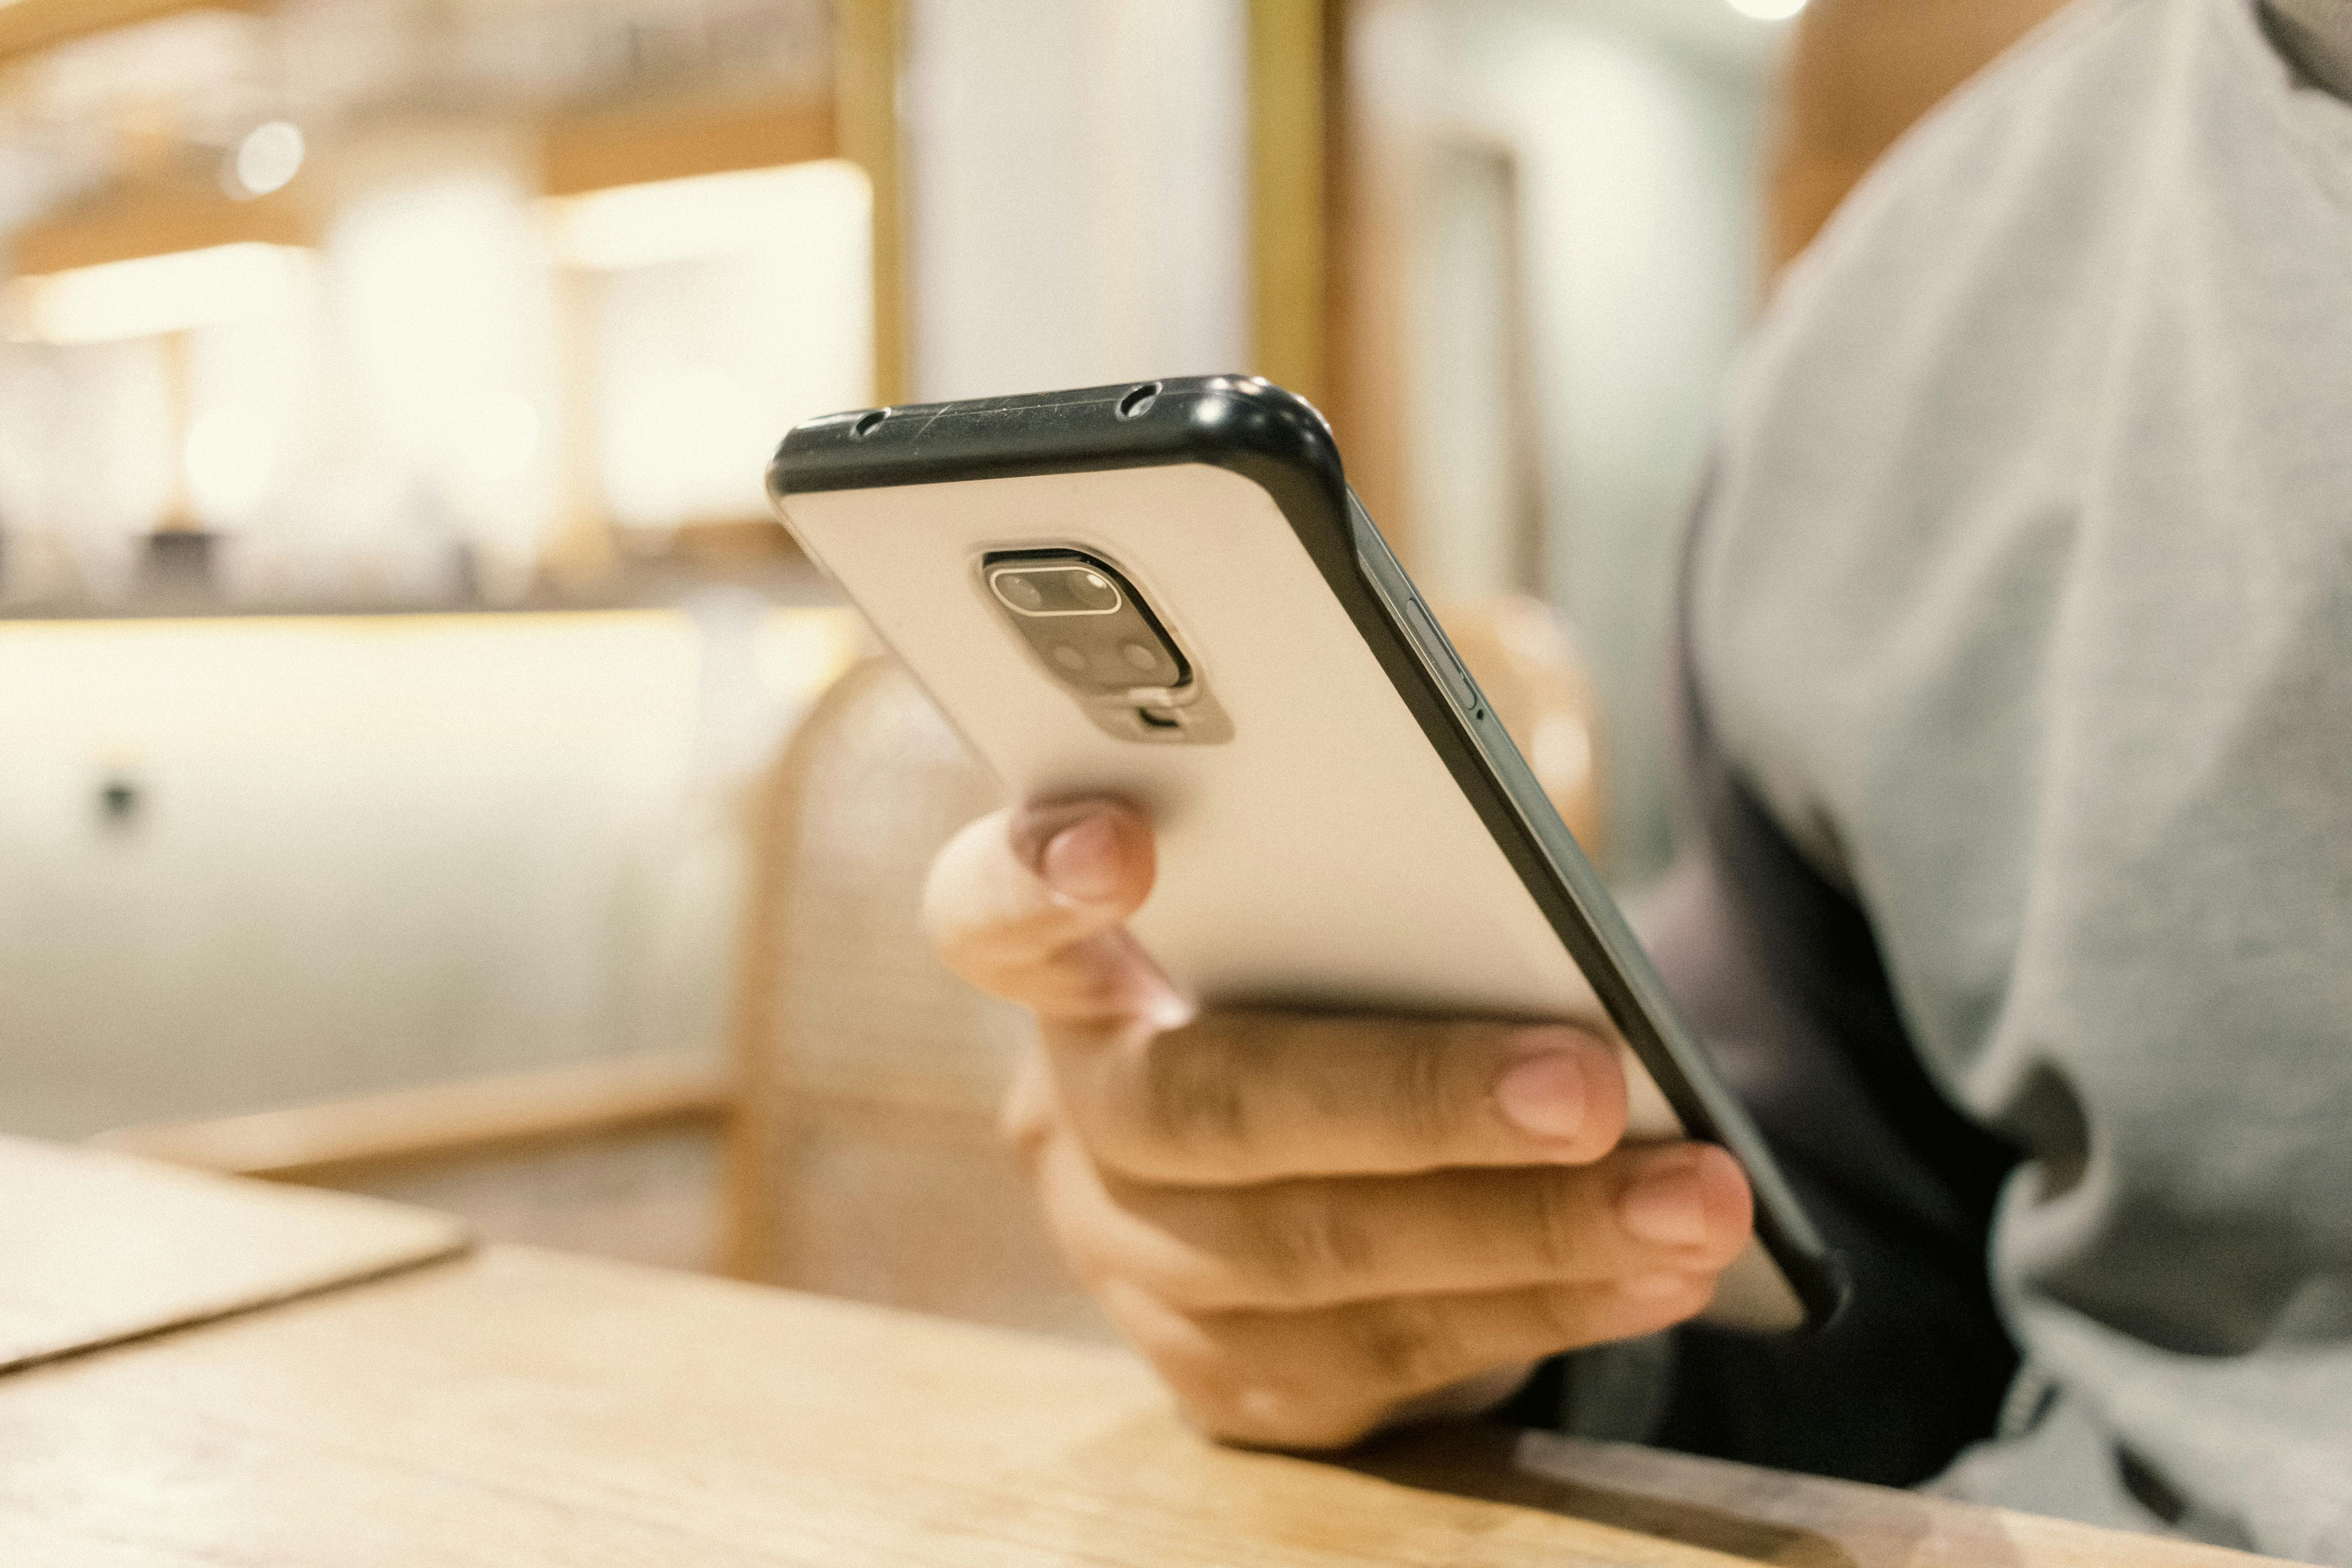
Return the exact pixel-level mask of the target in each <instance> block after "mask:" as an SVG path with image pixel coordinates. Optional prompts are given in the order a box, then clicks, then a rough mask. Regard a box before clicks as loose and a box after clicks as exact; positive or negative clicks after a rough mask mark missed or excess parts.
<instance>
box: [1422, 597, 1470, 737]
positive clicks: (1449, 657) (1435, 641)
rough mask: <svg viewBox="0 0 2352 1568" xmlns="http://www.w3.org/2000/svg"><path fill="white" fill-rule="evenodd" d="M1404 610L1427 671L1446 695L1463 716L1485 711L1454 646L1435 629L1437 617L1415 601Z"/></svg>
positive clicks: (1426, 607)
mask: <svg viewBox="0 0 2352 1568" xmlns="http://www.w3.org/2000/svg"><path fill="white" fill-rule="evenodd" d="M1406 608H1407V610H1408V612H1409V613H1410V614H1411V616H1412V635H1413V636H1414V637H1416V638H1418V639H1419V640H1420V643H1421V646H1422V647H1423V648H1424V649H1426V650H1427V651H1428V653H1429V663H1430V668H1433V669H1434V670H1436V671H1437V679H1438V681H1439V683H1440V684H1441V685H1443V686H1444V688H1445V693H1446V695H1447V696H1449V697H1451V698H1453V699H1454V703H1455V705H1456V706H1458V707H1459V708H1461V709H1462V710H1463V711H1464V712H1465V713H1475V712H1477V711H1478V710H1480V709H1482V708H1484V707H1485V706H1486V704H1485V703H1484V702H1481V701H1480V700H1478V688H1477V687H1476V686H1475V685H1474V684H1472V682H1471V679H1470V672H1469V671H1468V670H1466V669H1465V668H1462V661H1461V660H1460V659H1459V658H1455V657H1454V645H1453V644H1452V643H1450V642H1448V641H1446V640H1445V634H1444V632H1443V631H1440V630H1439V629H1438V626H1437V617H1436V616H1433V615H1431V614H1430V613H1429V606H1428V605H1424V604H1423V603H1422V602H1421V601H1420V600H1419V599H1418V598H1415V599H1412V600H1411V601H1409V603H1408V604H1407V606H1406Z"/></svg>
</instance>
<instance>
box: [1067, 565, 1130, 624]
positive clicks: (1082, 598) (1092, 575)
mask: <svg viewBox="0 0 2352 1568" xmlns="http://www.w3.org/2000/svg"><path fill="white" fill-rule="evenodd" d="M1065 584H1066V586H1067V587H1068V589H1069V591H1070V602H1071V604H1072V605H1074V606H1075V607H1076V608H1078V609H1081V610H1087V611H1091V612H1093V613H1094V614H1096V615H1103V614H1106V613H1108V612H1109V611H1111V610H1116V609H1118V589H1116V588H1114V587H1112V586H1111V585H1110V582H1109V580H1108V578H1106V577H1104V576H1103V574H1101V573H1099V572H1086V571H1077V572H1072V573H1070V574H1068V576H1067V577H1066V579H1065Z"/></svg>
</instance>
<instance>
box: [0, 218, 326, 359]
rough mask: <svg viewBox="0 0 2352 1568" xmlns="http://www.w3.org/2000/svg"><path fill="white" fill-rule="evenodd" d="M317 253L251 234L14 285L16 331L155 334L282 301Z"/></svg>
mask: <svg viewBox="0 0 2352 1568" xmlns="http://www.w3.org/2000/svg"><path fill="white" fill-rule="evenodd" d="M310 255H311V253H310V251H308V250H304V249H300V248H299V247H294V246H290V245H261V244H258V243H253V242H246V243H242V244H237V245H215V246H211V247H207V248H205V249H203V250H175V251H173V252H170V253H169V254H166V255H163V256H142V257H137V258H133V259H131V260H129V261H107V262H101V263H100V264H99V265H97V266H95V267H77V268H71V269H70V270H68V271H64V272H51V273H47V274H46V275H43V276H40V277H33V278H18V279H14V280H13V281H11V282H10V283H9V285H8V290H7V297H6V317H7V322H8V335H9V336H10V337H11V338H14V339H16V341H17V342H49V343H91V342H108V341H110V340H113V339H117V338H143V337H152V336H153V335H155V334H156V333H159V332H177V331H186V330H187V329H188V328H191V327H205V326H211V325H214V324H215V323H216V322H220V321H237V320H240V319H242V318H244V317H247V316H257V315H261V314H264V313H266V312H268V311H270V310H277V309H279V308H281V307H283V306H284V305H285V303H286V302H287V301H288V300H289V299H290V298H291V297H292V296H293V293H294V289H295V288H296V286H297V284H298V283H299V280H300V274H301V272H302V270H303V269H304V268H306V267H307V266H308V265H309V264H310Z"/></svg>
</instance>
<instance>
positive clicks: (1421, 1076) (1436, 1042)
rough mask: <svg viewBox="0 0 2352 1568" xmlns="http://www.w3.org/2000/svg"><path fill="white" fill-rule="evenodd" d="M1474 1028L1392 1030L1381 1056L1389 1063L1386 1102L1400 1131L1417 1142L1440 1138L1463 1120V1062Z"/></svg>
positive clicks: (1432, 1142)
mask: <svg viewBox="0 0 2352 1568" xmlns="http://www.w3.org/2000/svg"><path fill="white" fill-rule="evenodd" d="M1477 1033H1478V1031H1477V1030H1476V1029H1475V1028H1473V1027H1468V1026H1458V1025H1457V1026H1435V1027H1433V1026H1425V1025H1419V1024H1415V1025H1409V1026H1405V1027H1403V1028H1401V1029H1399V1030H1398V1031H1397V1032H1396V1038H1395V1039H1394V1040H1393V1041H1392V1042H1391V1047H1390V1048H1389V1049H1387V1050H1385V1051H1384V1052H1383V1053H1382V1055H1383V1057H1384V1058H1386V1060H1387V1062H1388V1067H1389V1075H1388V1085H1387V1087H1388V1090H1389V1093H1388V1101H1389V1103H1388V1105H1387V1107H1386V1108H1385V1109H1386V1110H1387V1111H1388V1113H1389V1115H1390V1116H1391V1118H1392V1119H1393V1121H1394V1122H1395V1124H1396V1126H1397V1129H1398V1131H1400V1132H1401V1133H1402V1135H1403V1136H1404V1137H1405V1138H1407V1139H1409V1140H1411V1141H1412V1144H1413V1146H1415V1147H1435V1146H1437V1145H1439V1144H1442V1143H1444V1142H1445V1141H1446V1139H1447V1136H1448V1134H1449V1133H1450V1132H1451V1131H1452V1130H1453V1129H1454V1128H1455V1127H1458V1126H1460V1125H1461V1124H1462V1122H1463V1120H1464V1114H1465V1111H1466V1110H1468V1109H1469V1107H1468V1106H1466V1105H1465V1103H1464V1100H1465V1093H1464V1089H1463V1085H1464V1083H1465V1074H1464V1073H1463V1071H1462V1064H1463V1062H1464V1061H1465V1058H1466V1057H1467V1055H1468V1053H1469V1051H1470V1049H1471V1048H1473V1047H1475V1037H1476V1035H1477Z"/></svg>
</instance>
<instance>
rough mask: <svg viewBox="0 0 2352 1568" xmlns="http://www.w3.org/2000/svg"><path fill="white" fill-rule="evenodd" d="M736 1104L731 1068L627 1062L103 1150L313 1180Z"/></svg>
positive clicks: (435, 1087) (269, 1118) (422, 1089)
mask: <svg viewBox="0 0 2352 1568" xmlns="http://www.w3.org/2000/svg"><path fill="white" fill-rule="evenodd" d="M732 1100H733V1087H732V1083H731V1080H730V1076H729V1074H728V1072H727V1070H726V1068H723V1067H722V1066H720V1065H719V1064H718V1063H715V1062H713V1061H711V1060H710V1059H709V1058H707V1057H703V1056H700V1055H696V1054H680V1055H674V1056H673V1055H649V1056H635V1057H615V1058H610V1059H607V1060H604V1061H593V1062H583V1063H580V1064H577V1065H575V1066H572V1067H563V1068H545V1069H542V1070H540V1071H537V1072H524V1073H502V1074H499V1075H498V1076H496V1077H491V1078H478V1079H455V1080H452V1081H448V1082H443V1083H431V1084H421V1085H417V1086H415V1087H413V1088H408V1089H391V1090H387V1091H384V1092H383V1093H380V1094H369V1095H354V1096H352V1097H349V1098H347V1099H342V1100H328V1101H324V1102H321V1103H319V1104H313V1105H298V1106H291V1107H289V1108H286V1109H283V1110H264V1111H257V1112H254V1113H251V1114H249V1115H245V1116H226V1117H218V1118H215V1119H212V1120H209V1121H186V1122H169V1123H152V1124H149V1125H146V1126H140V1127H125V1128H120V1129H118V1130H116V1131H111V1132H107V1133H102V1134H100V1136H99V1137H98V1138H96V1139H94V1140H92V1142H96V1143H98V1144H99V1145H100V1146H102V1147H105V1148H110V1149H114V1150H118V1151H121V1152H126V1153H132V1154H141V1155H144V1156H146V1157H148V1158H150V1159H155V1160H167V1161H170V1162H172V1163H174V1164H180V1165H191V1166H194V1167H195V1168H197V1169H199V1170H206V1171H221V1172H227V1173H236V1174H239V1175H248V1176H278V1177H283V1178H288V1179H292V1180H305V1179H310V1178H314V1177H318V1176H321V1175H325V1174H331V1173H333V1172H334V1171H335V1170H336V1169H338V1168H340V1167H348V1166H352V1165H360V1164H378V1163H385V1162H390V1161H403V1160H407V1161H414V1160H430V1159H444V1158H447V1157H450V1156H453V1155H459V1154H472V1153H478V1152H485V1151H488V1150H493V1149H497V1148H500V1147H503V1146H509V1145H513V1144H518V1143H525V1142H541V1141H546V1140H550V1139H562V1138H581V1137H588V1136H594V1135H598V1134H604V1133H611V1132H616V1131H628V1130H643V1129H650V1128H656V1127H662V1126H668V1125H677V1124H687V1123H699V1124H703V1125H709V1124H713V1123H716V1122H717V1121H719V1120H721V1119H722V1118H723V1117H724V1116H725V1115H726V1113H727V1110H728V1108H729V1106H730V1104H731V1103H732Z"/></svg>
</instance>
